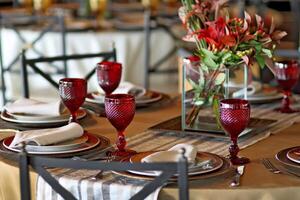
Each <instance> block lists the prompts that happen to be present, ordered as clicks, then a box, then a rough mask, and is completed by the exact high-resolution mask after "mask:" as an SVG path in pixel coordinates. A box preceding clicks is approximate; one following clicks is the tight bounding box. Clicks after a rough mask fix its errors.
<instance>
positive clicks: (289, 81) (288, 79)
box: [274, 60, 299, 113]
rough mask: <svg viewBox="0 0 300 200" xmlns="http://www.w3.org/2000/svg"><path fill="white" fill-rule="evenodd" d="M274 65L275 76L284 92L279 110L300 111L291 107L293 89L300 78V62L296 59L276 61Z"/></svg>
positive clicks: (287, 111) (283, 111)
mask: <svg viewBox="0 0 300 200" xmlns="http://www.w3.org/2000/svg"><path fill="white" fill-rule="evenodd" d="M274 67H275V77H276V79H277V82H278V84H279V86H280V87H281V89H282V91H283V94H284V95H283V99H282V106H281V108H279V109H277V110H279V111H280V112H282V113H294V112H299V110H293V109H292V108H291V107H290V97H291V96H292V93H291V90H292V87H293V86H294V85H295V84H296V83H297V81H298V78H299V63H298V62H297V61H295V60H290V61H282V62H275V63H274Z"/></svg>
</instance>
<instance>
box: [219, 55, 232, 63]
mask: <svg viewBox="0 0 300 200" xmlns="http://www.w3.org/2000/svg"><path fill="white" fill-rule="evenodd" d="M231 56H232V54H231V52H226V53H225V54H224V55H223V56H222V60H221V64H223V63H225V62H226V61H227V59H228V58H230V57H231Z"/></svg>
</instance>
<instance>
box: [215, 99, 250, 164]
mask: <svg viewBox="0 0 300 200" xmlns="http://www.w3.org/2000/svg"><path fill="white" fill-rule="evenodd" d="M249 120H250V104H249V102H248V101H247V100H244V99H223V100H221V102H220V122H221V125H222V127H223V129H224V130H225V131H226V132H227V133H228V134H229V135H230V139H231V142H232V144H231V145H230V147H229V153H230V160H231V162H232V164H235V165H241V164H245V163H248V162H249V161H250V160H249V159H248V158H245V157H238V156H237V154H238V152H239V147H238V144H237V139H238V136H239V134H240V133H241V132H242V131H243V130H244V129H245V128H246V127H247V125H248V122H249Z"/></svg>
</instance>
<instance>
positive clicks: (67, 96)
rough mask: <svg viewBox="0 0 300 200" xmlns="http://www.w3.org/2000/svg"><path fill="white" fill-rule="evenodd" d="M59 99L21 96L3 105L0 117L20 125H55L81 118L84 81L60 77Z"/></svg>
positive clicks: (84, 93)
mask: <svg viewBox="0 0 300 200" xmlns="http://www.w3.org/2000/svg"><path fill="white" fill-rule="evenodd" d="M59 94H60V97H61V100H57V101H54V102H42V101H38V100H34V99H27V98H22V99H18V100H16V101H15V102H13V103H8V104H6V105H5V106H4V108H3V111H2V112H1V118H2V119H3V120H4V121H7V122H13V123H15V124H16V125H18V126H21V127H23V126H24V127H35V128H42V127H55V126H61V125H64V124H67V123H68V121H74V120H75V119H76V121H77V120H81V119H83V118H84V117H85V116H86V115H87V113H86V111H85V110H84V109H82V108H80V106H81V105H82V103H83V102H84V99H85V97H86V82H85V81H84V80H83V79H71V78H66V79H61V80H60V82H59Z"/></svg>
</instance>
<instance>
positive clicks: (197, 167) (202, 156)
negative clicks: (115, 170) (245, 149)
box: [130, 151, 223, 177]
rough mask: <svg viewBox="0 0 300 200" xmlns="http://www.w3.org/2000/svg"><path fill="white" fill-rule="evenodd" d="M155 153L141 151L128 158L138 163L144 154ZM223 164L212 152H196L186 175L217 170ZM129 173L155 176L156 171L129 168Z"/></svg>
mask: <svg viewBox="0 0 300 200" xmlns="http://www.w3.org/2000/svg"><path fill="white" fill-rule="evenodd" d="M152 153H155V152H151V151H149V152H142V153H138V154H135V155H133V156H132V157H131V158H130V162H132V163H140V162H142V159H143V158H145V157H146V156H148V155H150V154H152ZM206 161H207V162H208V163H209V165H208V164H207V165H206V164H203V162H206ZM222 165H223V160H222V159H221V158H220V157H219V156H217V155H215V154H212V153H207V152H198V153H197V156H196V160H195V163H194V164H192V165H190V166H189V173H188V175H189V176H191V175H200V174H205V173H209V172H213V171H215V170H218V169H220V168H221V167H222ZM130 172H131V173H133V174H138V175H144V176H154V177H155V176H157V173H155V172H154V171H133V170H130Z"/></svg>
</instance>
